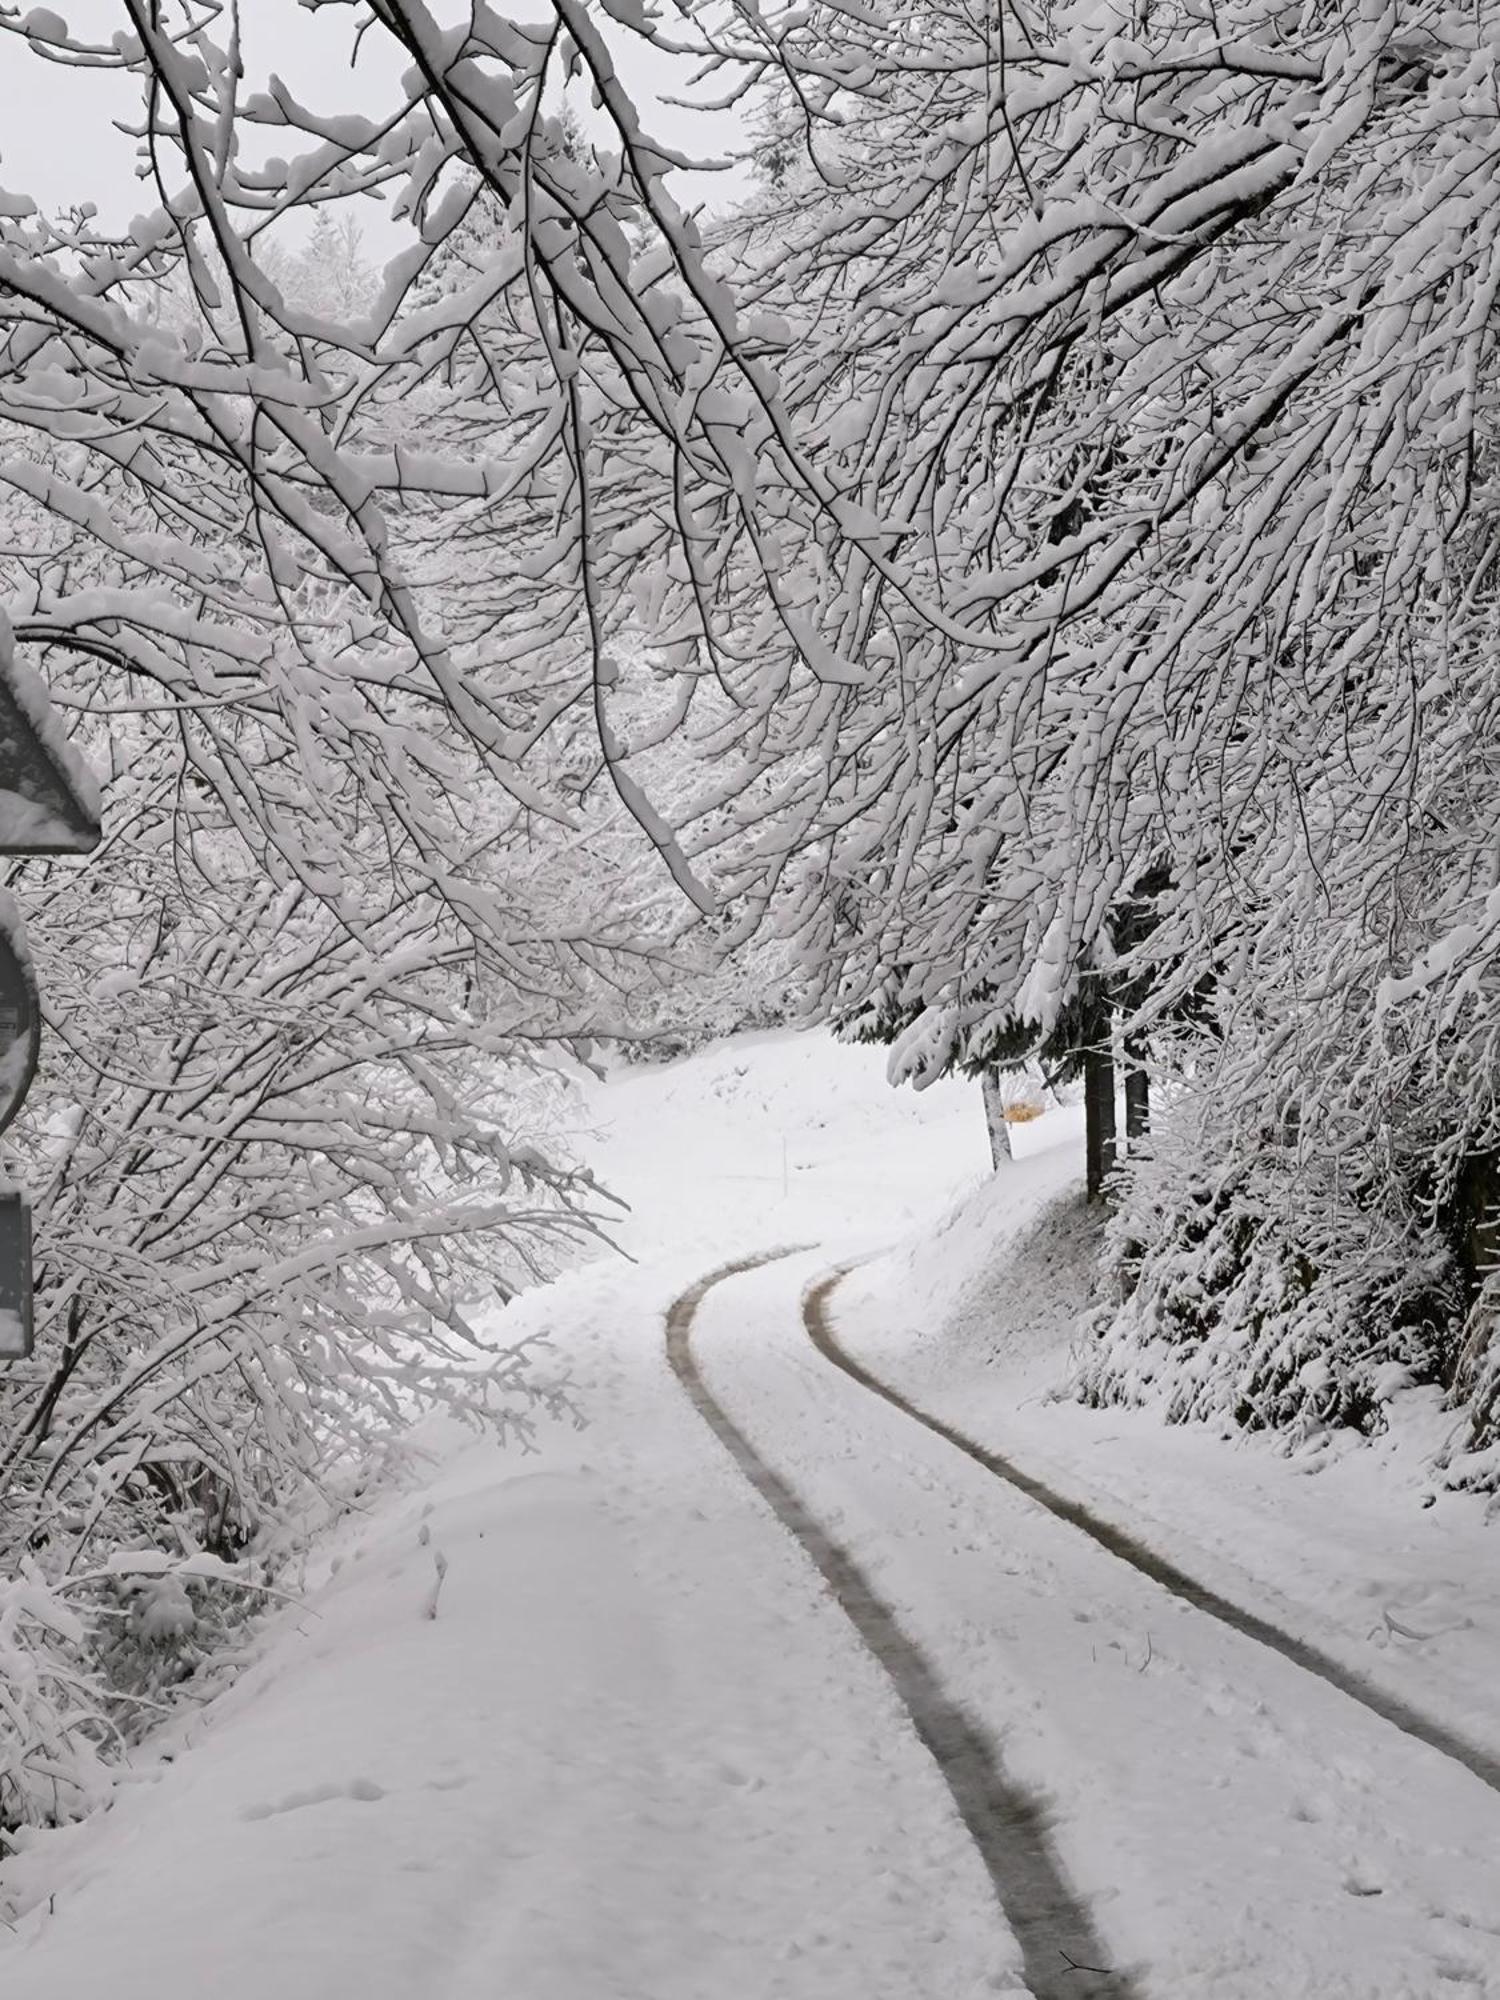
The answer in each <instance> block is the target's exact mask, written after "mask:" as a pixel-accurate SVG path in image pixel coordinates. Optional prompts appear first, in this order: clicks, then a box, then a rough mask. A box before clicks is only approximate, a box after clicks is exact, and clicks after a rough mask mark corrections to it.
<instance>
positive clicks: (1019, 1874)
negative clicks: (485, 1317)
mask: <svg viewBox="0 0 1500 2000" xmlns="http://www.w3.org/2000/svg"><path fill="white" fill-rule="evenodd" d="M796 1254H797V1252H796V1251H795V1250H773V1251H769V1252H766V1253H765V1254H763V1255H761V1256H758V1257H749V1258H745V1259H742V1260H741V1261H740V1262H738V1263H734V1264H726V1265H724V1266H722V1267H721V1268H720V1269H718V1270H716V1271H711V1272H709V1274H708V1276H707V1277H705V1278H700V1279H699V1281H698V1282H697V1283H696V1284H695V1285H693V1286H692V1287H690V1289H689V1290H687V1291H686V1292H684V1293H683V1294H682V1296H681V1297H680V1298H679V1299H678V1300H676V1302H675V1303H674V1304H673V1305H672V1307H671V1308H670V1310H669V1311H668V1313H667V1359H668V1361H669V1362H670V1364H671V1367H672V1372H673V1373H674V1374H675V1375H676V1377H677V1380H678V1381H679V1383H681V1385H682V1387H683V1389H684V1390H685V1391H686V1393H687V1395H688V1398H689V1400H690V1401H691V1402H692V1404H693V1406H694V1408H695V1409H696V1410H697V1411H698V1414H699V1415H700V1416H701V1417H702V1418H703V1420H704V1422H705V1423H706V1424H707V1425H708V1427H709V1429H710V1430H711V1431H712V1432H713V1433H714V1435H715V1437H717V1438H718V1440H719V1442H720V1443H721V1444H722V1445H723V1446H724V1448H725V1450H726V1451H727V1452H728V1453H729V1455H730V1457H731V1458H732V1459H733V1460H734V1462H735V1464H736V1466H737V1467H738V1468H739V1470H740V1471H741V1472H742V1473H743V1474H744V1476H745V1478H746V1479H747V1480H748V1481H749V1483H750V1484H751V1485H752V1486H753V1487H754V1488H755V1490H756V1492H757V1493H759V1494H760V1496H761V1498H762V1499H763V1500H764V1501H765V1503H766V1505H767V1506H768V1507H769V1508H770V1509H771V1511H772V1513H773V1514H774V1515H775V1516H776V1518H777V1520H778V1521H779V1522H780V1523H781V1525H782V1527H783V1528H785V1529H786V1531H787V1533H788V1534H789V1535H791V1537H792V1538H793V1540H794V1541H796V1542H797V1543H798V1545H799V1546H800V1547H801V1549H802V1551H803V1553H804V1554H805V1555H806V1556H807V1558H808V1560H809V1561H810V1562H811V1563H812V1565H813V1567H814V1568H815V1569H816V1570H817V1572H818V1574H819V1575H820V1576H821V1577H822V1579H823V1582H824V1583H825V1584H826V1586H827V1588H828V1590H829V1593H830V1594H831V1596H832V1597H833V1600H834V1602H835V1603H836V1604H837V1605H838V1607H839V1609H840V1610H841V1611H842V1612H843V1613H844V1615H845V1616H846V1617H847V1618H848V1620H849V1622H850V1623H851V1624H852V1625H853V1627H854V1629H855V1631H856V1632H857V1633H858V1634H859V1637H860V1639H861V1640H862V1641H863V1643H864V1645H865V1646H866V1648H867V1649H868V1650H869V1651H870V1652H871V1653H872V1654H873V1655H874V1657H875V1659H876V1660H877V1661H878V1662H879V1664H880V1665H881V1667H883V1668H884V1670H885V1672H886V1674H887V1676H888V1677H889V1679H890V1681H891V1684H892V1686H893V1687H894V1688H895V1691H896V1694H897V1696H898V1697H899V1699H900V1701H901V1704H902V1706H903V1707H904V1708H905V1710H906V1712H907V1714H908V1715H909V1717H910V1718H911V1723H912V1727H913V1728H914V1729H915V1731H916V1733H917V1736H918V1738H919V1740H920V1741H921V1743H922V1746H923V1748H924V1749H925V1750H926V1751H927V1752H928V1754H929V1755H930V1756H931V1757H932V1759H933V1762H934V1763H935V1764H936V1765H937V1767H938V1770H939V1771H940V1772H941V1774H942V1777H943V1779H944V1781H945V1783H946V1784H947V1787H948V1791H949V1793H950V1795H951V1796H952V1799H953V1803H954V1805H955V1806H956V1807H957V1809H958V1814H959V1817H960V1818H961V1819H962V1821H963V1823H964V1825H965V1827H966V1828H967V1829H968V1832H969V1835H970V1838H971V1839H972V1840H973V1842H974V1845H975V1847H976V1848H977V1849H978V1850H979V1855H980V1859H981V1860H982V1861H983V1863H984V1866H985V1870H986V1872H987V1873H988V1875H989V1878H990V1883H991V1886H992V1887H993V1889H994V1891H995V1896H996V1899H997V1901H998V1902H999V1904H1000V1907H1001V1910H1002V1911H1003V1912H1004V1915H1005V1918H1006V1921H1007V1923H1008V1924H1009V1925H1010V1928H1011V1930H1012V1931H1013V1932H1014V1934H1015V1937H1016V1941H1017V1943H1018V1944H1019V1946H1020V1948H1021V1960H1022V1966H1023V1969H1024V1973H1025V1979H1026V1984H1027V1986H1028V1987H1029V1989H1030V1991H1031V1993H1032V1995H1033V2000H1140V1996H1139V1990H1138V1988H1137V1987H1136V1985H1135V1983H1134V1981H1133V1980H1132V1979H1131V1978H1130V1976H1129V1975H1128V1974H1126V1973H1123V1972H1113V1971H1110V1970H1109V1969H1107V1967H1106V1965H1105V1960H1104V1947H1103V1945H1102V1944H1101V1942H1100V1939H1099V1936H1098V1933H1097V1932H1096V1931H1095V1929H1094V1926H1093V1921H1092V1919H1091V1918H1090V1915H1089V1913H1088V1910H1087V1909H1086V1908H1085V1907H1084V1905H1083V1904H1082V1903H1081V1902H1080V1901H1079V1899H1078V1897H1077V1896H1076V1895H1075V1894H1074V1892H1073V1890H1072V1888H1071V1887H1070V1885H1069V1883H1068V1881H1067V1878H1066V1876H1065V1875H1064V1873H1063V1871H1062V1868H1061V1866H1060V1865H1059V1863H1058V1860H1057V1857H1056V1855H1055V1853H1054V1852H1053V1848H1052V1842H1051V1838H1050V1835H1049V1831H1048V1822H1047V1813H1046V1809H1045V1806H1044V1805H1043V1803H1042V1802H1041V1800H1039V1799H1038V1798H1037V1797H1036V1796H1034V1795H1033V1794H1032V1793H1031V1792H1030V1791H1028V1790H1026V1789H1025V1788H1024V1787H1023V1786H1021V1785H1019V1784H1017V1783H1016V1782H1015V1781H1014V1780H1013V1779H1011V1778H1009V1777H1007V1776H1006V1774H1005V1772H1004V1770H1003V1768H1002V1766H1001V1763H1000V1758H999V1755H998V1753H997V1751H996V1749H995V1746H994V1744H993V1743H992V1742H991V1741H990V1739H989V1737H988V1736H987V1735H986V1733H985V1732H984V1731H983V1730H982V1729H981V1728H980V1726H979V1725H978V1724H977V1723H976V1722H975V1721H974V1720H973V1719H972V1718H971V1717H970V1716H969V1715H968V1714H967V1713H966V1712H965V1711H964V1710H963V1709H962V1708H961V1707H960V1706H959V1705H958V1703H957V1702H955V1701H954V1700H953V1699H952V1698H951V1697H950V1696H949V1695H948V1694H947V1693H945V1691H944V1689H943V1685H942V1681H941V1678H940V1677H939V1674H938V1672H937V1669H936V1668H935V1667H934V1665H933V1663H932V1662H931V1660H929V1659H928V1657H927V1655H926V1654H925V1653H924V1652H923V1651H922V1649H921V1647H920V1646H918V1645H917V1644H916V1642H915V1641H914V1640H912V1639H911V1638H909V1637H908V1635H907V1634H906V1632H905V1631H903V1630H902V1627H901V1625H900V1622H899V1621H898V1619H897V1617H896V1614H895V1612H894V1611H892V1609H891V1607H890V1606H889V1605H888V1604H887V1603H886V1602H885V1600H884V1599H883V1598H882V1597H881V1596H880V1595H879V1594H878V1592H877V1591H876V1590H875V1588H874V1586H873V1585H872V1584H871V1583H870V1580H869V1578H868V1577H867V1576H866V1575H865V1574H864V1572H863V1570H862V1569H861V1568H860V1567H859V1565H858V1563H857V1562H855V1560H854V1558H853V1557H852V1556H851V1555H850V1554H849V1553H848V1551H847V1550H845V1549H844V1548H842V1547H841V1546H840V1545H839V1543H837V1542H836V1541H835V1540H834V1539H833V1537H832V1536H831V1535H830V1534H829V1533H828V1532H827V1530H826V1529H825V1528H824V1527H823V1526H822V1524H821V1523H820V1522H819V1521H817V1520H816V1519H815V1518H814V1517H813V1515H812V1514H811V1513H810V1512H809V1511H808V1509H807V1507H806V1506H804V1504H803V1502H802V1500H801V1499H800V1498H799V1496H798V1495H797V1493H796V1492H795V1491H794V1490H793V1488H792V1487H790V1486H789V1485H788V1484H787V1483H786V1482H785V1481H784V1480H783V1479H782V1478H780V1476H779V1475H778V1474H777V1473H775V1472H773V1471H772V1470H771V1468H770V1466H768V1465H767V1464H766V1463H765V1461H764V1460H763V1459H762V1458H761V1457H760V1455H759V1453H758V1452H757V1451H756V1449H755V1447H754V1446H753V1445H752V1444H751V1442H750V1440H749V1439H748V1438H747V1437H746V1435H745V1433H744V1432H743V1431H742V1430H740V1428H739V1427H738V1425H737V1424H736V1423H735V1422H734V1421H733V1419H732V1418H731V1417H730V1416H729V1415H728V1414H727V1412H726V1411H725V1410H724V1408H723V1406H722V1405H721V1404H720V1403H719V1402H718V1401H717V1399H716V1398H715V1397H714V1395H713V1393H712V1391H711V1390H710V1389H709V1388H708V1386H707V1384H706V1382H705V1381H704V1378H703V1375H702V1373H701V1372H700V1370H699V1367H698V1364H697V1361H696V1359H695V1358H694V1355H693V1350H692V1331H693V1321H694V1318H695V1316H696V1314H697V1311H698V1307H699V1306H700V1305H701V1304H702V1302H703V1300H704V1299H705V1298H706V1297H707V1295H708V1294H709V1292H711V1291H712V1290H713V1289H714V1287H715V1286H716V1285H720V1284H723V1283H724V1282H725V1280H726V1279H729V1278H732V1277H736V1276H738V1275H740V1274H742V1273H744V1272H747V1271H753V1270H756V1269H757V1268H758V1267H759V1266H761V1265H762V1264H770V1263H774V1262H776V1261H777V1259H778V1258H782V1257H790V1256H795V1255H796Z"/></svg>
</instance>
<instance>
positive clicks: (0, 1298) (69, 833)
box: [0, 610, 99, 1361]
mask: <svg viewBox="0 0 1500 2000" xmlns="http://www.w3.org/2000/svg"><path fill="white" fill-rule="evenodd" d="M98 840H99V811H98V800H97V795H96V788H95V786H94V782H93V777H92V775H91V773H90V772H89V771H88V769H87V767H86V766H85V765H84V763H83V762H82V760H81V759H80V758H79V757H78V756H77V755H76V753H75V752H74V751H73V749H72V746H71V745H70V744H69V743H68V741H67V738H66V737H65V736H64V734H63V733H62V730H61V728H60V727H59V725H58V723H57V720H56V718H55V716H54V715H53V712H52V706H51V703H50V701H49V699H48V696H47V688H46V684H45V683H44V682H43V681H42V679H41V677H40V676H39V675H37V674H35V673H33V672H32V671H31V670H30V669H29V668H27V667H23V666H21V665H20V664H19V662H18V661H17V660H16V657H15V642H14V639H13V637H12V634H11V629H10V621H9V620H8V618H7V617H6V616H5V613H4V611H3V610H0V854H14V855H27V854H86V853H88V852H89V850H90V849H91V848H93V847H94V846H96V845H97V843H98ZM41 1027H42V1021H41V1008H40V1006H39V1004H38V1001H37V991H36V979H35V976H34V974H33V972H32V969H31V958H30V955H29V953H28V952H27V949H26V932H25V927H24V925H23V924H22V922H21V913H20V910H19V908H18V907H17V905H16V903H15V901H14V899H13V898H12V897H11V896H9V895H5V896H3V897H0V1132H3V1131H4V1130H5V1128H6V1126H7V1125H9V1124H10V1122H11V1120H12V1119H13V1118H14V1117H15V1115H16V1113H17V1112H18V1111H19V1110H20V1108H21V1103H22V1100H23V1099H24V1098H25V1096H26V1093H27V1091H28V1090H29V1089H30V1088H31V1081H32V1078H33V1077H34V1076H35V1075H36V1065H37V1053H38V1049H39V1046H40V1042H41ZM30 1352H31V1212H30V1210H29V1209H28V1207H27V1205H26V1202H25V1200H24V1199H23V1198H22V1196H21V1195H20V1194H19V1193H18V1192H17V1191H16V1190H14V1189H0V1361H19V1360H23V1359H24V1358H25V1357H26V1356H27V1355H28V1354H29V1353H30Z"/></svg>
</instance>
